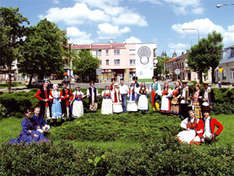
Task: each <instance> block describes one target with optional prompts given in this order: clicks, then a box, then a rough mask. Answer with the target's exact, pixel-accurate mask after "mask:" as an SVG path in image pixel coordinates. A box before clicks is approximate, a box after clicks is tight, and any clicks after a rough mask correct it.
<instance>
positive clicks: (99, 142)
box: [0, 113, 234, 151]
mask: <svg viewBox="0 0 234 176" xmlns="http://www.w3.org/2000/svg"><path fill="white" fill-rule="evenodd" d="M213 117H215V118H217V119H218V121H220V122H221V123H222V124H223V126H224V130H223V132H222V133H221V134H220V136H218V138H217V141H216V143H215V144H213V145H218V146H222V145H226V144H229V143H232V144H233V143H234V131H233V126H234V115H216V116H213ZM21 121H22V119H19V118H14V117H11V118H7V119H1V120H0V144H2V143H6V142H8V141H9V140H10V139H12V138H16V137H17V136H18V135H19V133H20V131H21V125H20V123H21ZM179 124H180V119H179V118H178V117H175V116H165V115H160V114H152V113H148V114H146V115H144V116H142V115H141V114H140V113H133V114H128V113H126V114H120V115H106V116H103V115H101V114H100V113H97V114H85V115H84V116H83V117H81V118H80V119H76V120H74V121H72V122H65V123H64V124H63V125H61V126H59V127H52V129H51V134H50V136H49V137H50V138H51V139H53V141H54V143H55V144H62V143H64V142H66V143H72V144H73V145H74V146H75V147H77V148H86V147H88V146H92V147H98V148H103V149H105V150H108V149H112V150H118V151H124V150H126V149H129V148H132V149H134V148H140V146H141V145H144V141H145V140H146V139H152V140H153V139H155V138H161V137H165V136H174V135H175V134H176V133H177V132H178V131H179V130H180V129H179Z"/></svg>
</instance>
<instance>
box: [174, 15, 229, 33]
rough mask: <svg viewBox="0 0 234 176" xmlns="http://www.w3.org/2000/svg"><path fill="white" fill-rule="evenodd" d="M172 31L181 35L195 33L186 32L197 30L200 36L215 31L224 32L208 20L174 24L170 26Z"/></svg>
mask: <svg viewBox="0 0 234 176" xmlns="http://www.w3.org/2000/svg"><path fill="white" fill-rule="evenodd" d="M172 29H173V30H175V31H176V32H178V33H181V34H191V33H196V32H197V31H196V30H188V29H198V31H199V33H200V34H202V35H206V34H208V33H210V32H212V31H217V32H221V33H223V32H224V31H225V29H224V28H223V27H222V26H220V25H216V24H214V23H213V22H212V21H211V20H210V19H208V18H203V19H196V20H194V21H191V22H187V23H183V24H174V25H172ZM183 29H184V30H183Z"/></svg>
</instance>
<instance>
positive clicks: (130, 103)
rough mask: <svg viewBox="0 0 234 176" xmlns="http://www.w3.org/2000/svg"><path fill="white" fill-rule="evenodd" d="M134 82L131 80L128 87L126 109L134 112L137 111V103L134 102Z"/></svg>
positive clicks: (135, 94)
mask: <svg viewBox="0 0 234 176" xmlns="http://www.w3.org/2000/svg"><path fill="white" fill-rule="evenodd" d="M134 84H135V82H134V81H132V82H131V84H130V87H129V91H128V105H127V111H128V112H136V111H137V109H138V108H137V104H136V96H137V93H136V91H135V85H134Z"/></svg>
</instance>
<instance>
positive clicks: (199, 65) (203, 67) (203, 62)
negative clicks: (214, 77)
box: [188, 38, 210, 83]
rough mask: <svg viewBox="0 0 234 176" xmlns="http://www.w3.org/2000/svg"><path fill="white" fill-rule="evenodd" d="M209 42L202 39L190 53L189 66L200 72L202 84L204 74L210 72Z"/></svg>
mask: <svg viewBox="0 0 234 176" xmlns="http://www.w3.org/2000/svg"><path fill="white" fill-rule="evenodd" d="M206 46H207V40H206V39H205V38H203V39H201V40H200V41H199V43H198V44H197V45H194V46H192V47H191V49H190V51H189V52H188V65H189V67H190V68H192V69H193V70H194V71H196V72H198V76H199V80H200V83H202V82H203V81H202V73H205V72H207V71H208V70H209V68H210V66H209V65H208V59H207V57H208V55H207V52H206Z"/></svg>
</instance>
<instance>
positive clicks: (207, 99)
mask: <svg viewBox="0 0 234 176" xmlns="http://www.w3.org/2000/svg"><path fill="white" fill-rule="evenodd" d="M208 84H209V83H208V82H204V83H203V85H204V89H203V90H201V96H202V99H201V100H202V104H201V107H202V111H203V109H204V108H206V106H208V107H209V108H210V109H213V105H214V102H215V96H214V92H213V90H212V89H211V88H210V87H209V86H208Z"/></svg>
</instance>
